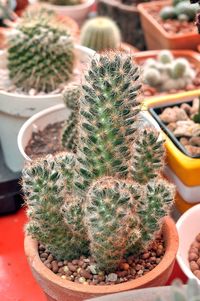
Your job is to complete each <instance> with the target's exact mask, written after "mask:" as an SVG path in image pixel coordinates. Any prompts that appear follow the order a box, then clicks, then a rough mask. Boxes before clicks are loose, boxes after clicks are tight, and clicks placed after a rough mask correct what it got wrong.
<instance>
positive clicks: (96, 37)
mask: <svg viewBox="0 0 200 301" xmlns="http://www.w3.org/2000/svg"><path fill="white" fill-rule="evenodd" d="M80 39H81V44H82V45H83V46H86V47H88V48H92V49H94V50H96V51H103V50H106V49H116V48H118V47H119V46H120V43H121V35H120V30H119V28H118V26H117V24H116V23H115V22H114V21H112V20H111V19H109V18H107V17H96V18H93V19H91V20H88V21H86V23H85V24H84V25H83V27H82V29H81V38H80Z"/></svg>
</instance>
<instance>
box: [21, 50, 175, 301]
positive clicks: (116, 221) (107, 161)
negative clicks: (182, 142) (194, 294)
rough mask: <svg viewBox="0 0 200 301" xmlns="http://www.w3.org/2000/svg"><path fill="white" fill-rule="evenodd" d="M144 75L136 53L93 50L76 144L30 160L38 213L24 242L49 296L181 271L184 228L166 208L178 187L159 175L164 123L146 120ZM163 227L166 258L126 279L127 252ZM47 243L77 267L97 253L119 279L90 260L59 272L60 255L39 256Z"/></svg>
mask: <svg viewBox="0 0 200 301" xmlns="http://www.w3.org/2000/svg"><path fill="white" fill-rule="evenodd" d="M139 77H140V75H139V72H138V67H137V66H136V65H135V63H134V62H133V61H132V57H131V56H128V55H125V54H124V55H122V54H121V53H118V52H116V53H115V52H110V53H107V54H104V55H103V54H102V55H100V57H99V56H97V57H94V58H93V59H92V61H91V64H90V68H89V69H88V72H87V73H86V75H85V78H84V80H83V84H82V86H81V90H80V95H81V97H80V99H79V101H78V107H79V110H78V119H77V120H78V124H77V131H78V137H77V142H76V144H75V147H76V149H75V151H74V152H71V153H69V152H62V153H58V154H56V155H54V156H52V155H49V156H46V157H44V158H42V159H39V160H36V161H33V162H31V163H29V164H27V166H26V167H25V169H24V170H23V179H22V186H23V190H24V193H25V199H26V203H27V206H28V211H27V213H28V216H29V223H28V225H27V227H26V238H25V252H26V255H27V257H28V261H29V264H30V266H31V269H32V271H33V274H34V276H35V277H36V279H37V281H38V282H39V284H40V285H41V286H42V288H43V290H44V292H45V294H46V296H47V298H48V300H51V301H52V300H61V301H62V300H66V299H67V298H69V299H70V298H71V299H74V300H77V301H78V300H84V299H86V298H89V297H93V296H97V295H102V294H109V293H114V292H120V291H125V290H130V289H131V288H139V287H146V286H149V285H155V286H156V285H160V284H164V283H166V281H167V279H168V277H169V275H170V273H171V271H172V268H173V264H174V260H175V254H176V251H177V247H178V237H177V232H176V228H175V226H174V222H173V221H172V219H171V218H170V217H167V215H168V213H169V210H170V207H171V204H172V201H173V196H174V187H173V185H171V184H169V183H168V182H166V181H165V180H164V179H162V178H161V175H160V172H161V170H162V167H163V163H164V162H163V159H164V158H163V155H164V148H163V146H162V143H163V142H162V141H161V140H160V139H159V132H157V131H156V130H155V129H154V128H153V127H150V126H148V127H145V126H144V124H141V126H140V120H139V119H138V113H139V111H140V104H139V103H138V101H137V94H138V92H139V90H140V87H141V84H140V81H139ZM160 231H161V232H160ZM159 233H160V234H161V233H162V235H163V239H164V242H165V247H166V250H165V254H164V257H163V259H162V260H161V261H160V263H159V264H158V265H157V266H156V267H155V268H154V269H153V270H151V271H149V272H148V273H147V274H146V273H145V274H144V275H142V274H143V273H140V276H141V275H142V276H141V277H139V278H136V279H133V280H130V281H126V282H124V283H119V282H117V278H116V275H117V274H116V273H115V271H116V269H117V267H118V266H119V264H120V266H121V264H122V265H123V267H124V268H126V269H128V268H130V266H129V264H128V263H127V264H126V265H125V266H124V264H123V263H125V262H126V261H124V260H126V257H127V256H128V254H132V256H134V254H135V255H136V254H139V252H140V251H139V250H141V249H143V248H145V247H147V246H148V245H149V243H152V242H153V241H154V240H155V235H156V234H157V235H158V234H159ZM38 243H40V245H38ZM41 244H42V245H41ZM38 247H39V248H40V251H38ZM44 248H47V250H48V252H51V255H52V256H55V257H54V258H56V259H57V260H60V261H62V262H63V264H65V263H68V267H70V269H71V268H72V265H73V264H75V262H76V263H77V262H79V261H77V260H78V259H80V260H81V259H82V260H83V259H86V261H87V262H88V260H89V261H90V262H93V267H92V268H91V266H90V271H91V273H93V275H94V274H95V273H100V272H101V274H99V275H101V277H102V276H103V275H107V276H106V277H105V278H106V279H107V280H105V281H108V282H109V284H110V285H108V282H105V283H104V285H98V284H97V285H94V284H93V279H94V278H95V277H94V278H91V277H92V276H90V277H89V276H88V274H87V276H86V275H85V274H84V275H85V277H86V278H85V277H84V276H81V275H83V274H82V268H80V269H77V270H76V273H74V274H73V277H71V276H68V277H67V276H65V275H63V276H64V277H63V276H59V274H58V275H56V274H55V273H53V270H54V272H55V269H54V268H53V265H54V264H53V262H52V268H53V270H50V269H49V268H50V267H51V266H50V265H47V262H45V264H44V263H43V262H44V261H43V262H42V261H41V259H40V257H39V252H41V250H44ZM159 248H160V247H159ZM42 252H43V251H42ZM45 256H46V255H45ZM56 259H55V260H56ZM74 260H75V261H74ZM132 260H133V259H132ZM71 261H72V262H71ZM86 261H85V262H86ZM54 263H55V262H54ZM71 264H72V265H71ZM48 267H49V268H48ZM65 270H66V271H67V268H65ZM71 270H72V269H71ZM57 271H58V270H57ZM79 273H80V275H79ZM106 273H107V274H106ZM68 275H69V274H68ZM71 275H72V274H71ZM80 276H81V277H80ZM69 279H71V280H69ZM86 279H88V280H86ZM73 280H74V281H73ZM122 282H123V281H122ZM111 283H115V284H111ZM118 283H119V284H118Z"/></svg>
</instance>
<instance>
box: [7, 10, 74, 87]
mask: <svg viewBox="0 0 200 301" xmlns="http://www.w3.org/2000/svg"><path fill="white" fill-rule="evenodd" d="M74 56H75V55H74V46H73V41H72V37H71V36H70V35H69V34H68V32H67V30H66V28H65V27H63V25H62V23H59V22H58V19H57V18H54V16H53V15H51V14H50V15H49V14H48V13H47V12H45V11H43V12H41V13H38V14H37V15H35V16H34V17H33V18H32V19H28V17H27V16H26V17H25V19H24V20H22V21H21V22H20V23H19V24H18V25H17V27H16V29H15V31H14V33H13V35H11V36H10V38H9V41H8V69H9V74H10V78H11V80H12V81H13V83H14V84H15V85H16V86H17V87H20V88H22V89H23V90H25V91H28V90H30V89H32V88H34V89H36V90H37V91H44V92H51V91H52V90H55V89H57V88H58V86H59V85H60V84H61V83H65V82H66V81H67V80H68V79H69V78H70V76H71V74H72V71H73V66H74V59H75V57H74Z"/></svg>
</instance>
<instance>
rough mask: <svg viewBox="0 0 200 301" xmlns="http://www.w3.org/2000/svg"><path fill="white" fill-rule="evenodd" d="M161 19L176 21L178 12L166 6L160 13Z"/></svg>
mask: <svg viewBox="0 0 200 301" xmlns="http://www.w3.org/2000/svg"><path fill="white" fill-rule="evenodd" d="M160 17H161V18H162V19H163V20H167V19H175V18H176V11H175V8H174V7H173V6H165V7H163V8H162V9H161V11H160Z"/></svg>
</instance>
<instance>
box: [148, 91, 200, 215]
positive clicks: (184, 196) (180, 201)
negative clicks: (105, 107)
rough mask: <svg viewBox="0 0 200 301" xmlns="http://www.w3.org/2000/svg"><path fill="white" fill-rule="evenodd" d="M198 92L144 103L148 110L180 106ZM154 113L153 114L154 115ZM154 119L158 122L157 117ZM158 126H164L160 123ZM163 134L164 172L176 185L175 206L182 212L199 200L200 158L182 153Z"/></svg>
mask: <svg viewBox="0 0 200 301" xmlns="http://www.w3.org/2000/svg"><path fill="white" fill-rule="evenodd" d="M199 92H200V91H198V93H197V91H196V92H195V91H192V92H188V93H182V94H181V95H176V96H166V97H162V98H160V99H159V98H157V99H149V100H148V101H147V103H146V104H147V106H148V108H150V112H151V111H152V110H153V111H154V112H155V110H159V108H163V107H170V106H175V105H177V106H180V105H181V104H182V103H185V102H187V101H191V100H192V99H193V98H194V97H195V96H198V95H199V94H200V93H199ZM155 114H156V112H155ZM155 114H153V115H154V116H155ZM156 120H157V122H159V117H158V118H156ZM159 123H160V122H159ZM160 126H161V128H164V127H163V125H162V124H161V123H160ZM163 136H164V139H165V146H166V150H167V158H166V161H167V165H166V167H165V171H164V172H165V175H166V176H167V178H168V179H170V180H171V181H172V182H173V183H174V184H175V185H176V187H177V191H178V196H177V198H176V200H175V201H176V207H177V209H178V210H179V211H180V212H184V211H186V210H187V209H188V208H190V207H192V206H194V205H195V204H197V203H199V202H200V177H199V174H200V158H191V157H189V156H187V155H186V154H184V153H183V152H182V151H181V150H180V149H179V148H178V147H177V145H175V143H174V142H173V141H172V139H171V138H170V137H169V135H168V134H167V131H166V133H164V132H163Z"/></svg>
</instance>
